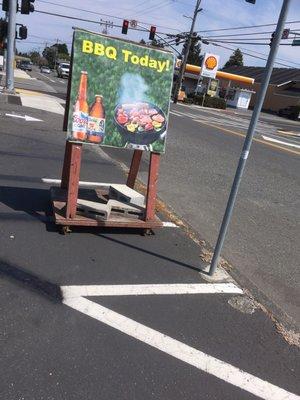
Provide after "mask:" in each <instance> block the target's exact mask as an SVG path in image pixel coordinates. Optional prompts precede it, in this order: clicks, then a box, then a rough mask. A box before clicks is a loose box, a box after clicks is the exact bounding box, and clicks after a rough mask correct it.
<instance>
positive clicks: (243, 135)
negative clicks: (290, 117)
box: [194, 120, 300, 156]
mask: <svg viewBox="0 0 300 400" xmlns="http://www.w3.org/2000/svg"><path fill="white" fill-rule="evenodd" d="M194 121H196V122H200V123H202V124H203V125H207V126H211V127H213V128H217V129H219V130H220V131H223V132H228V133H231V134H232V135H235V136H240V137H243V138H244V137H245V134H243V133H240V132H236V131H233V130H231V129H226V128H223V127H221V126H219V125H215V124H209V123H207V122H203V121H201V120H194ZM253 141H254V142H257V143H261V144H264V145H265V146H269V147H273V148H274V149H279V150H283V151H285V152H287V153H291V154H296V155H297V156H299V155H300V153H299V152H298V151H295V150H292V149H287V148H285V147H282V146H279V145H277V144H274V143H269V142H265V141H264V140H261V139H258V138H253Z"/></svg>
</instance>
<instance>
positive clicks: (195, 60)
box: [183, 38, 203, 66]
mask: <svg viewBox="0 0 300 400" xmlns="http://www.w3.org/2000/svg"><path fill="white" fill-rule="evenodd" d="M183 47H184V46H183ZM200 54H201V44H200V42H199V40H198V39H196V38H192V41H191V46H190V51H189V55H188V58H187V63H188V64H193V65H198V66H200V65H201V63H202V58H203V56H201V55H200Z"/></svg>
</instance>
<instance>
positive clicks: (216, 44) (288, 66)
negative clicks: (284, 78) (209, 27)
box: [211, 42, 294, 68]
mask: <svg viewBox="0 0 300 400" xmlns="http://www.w3.org/2000/svg"><path fill="white" fill-rule="evenodd" d="M211 44H212V45H213V46H217V47H222V48H223V49H227V50H231V51H232V50H236V49H237V48H234V47H228V46H223V45H221V44H219V43H213V42H212V43H211ZM241 53H242V54H244V55H247V56H249V57H253V58H256V59H259V60H263V61H267V58H263V57H258V56H254V55H253V54H249V53H246V52H245V51H241ZM275 64H278V65H282V66H284V67H287V68H294V67H291V66H290V65H287V64H283V63H281V62H278V61H275Z"/></svg>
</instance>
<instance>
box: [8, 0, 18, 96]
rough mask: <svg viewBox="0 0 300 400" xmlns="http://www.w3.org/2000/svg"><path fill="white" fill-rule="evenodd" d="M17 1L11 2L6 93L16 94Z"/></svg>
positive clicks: (10, 0)
mask: <svg viewBox="0 0 300 400" xmlns="http://www.w3.org/2000/svg"><path fill="white" fill-rule="evenodd" d="M16 15H17V3H16V0H9V11H8V33H7V62H6V91H7V92H9V93H14V90H15V85H14V59H15V36H16Z"/></svg>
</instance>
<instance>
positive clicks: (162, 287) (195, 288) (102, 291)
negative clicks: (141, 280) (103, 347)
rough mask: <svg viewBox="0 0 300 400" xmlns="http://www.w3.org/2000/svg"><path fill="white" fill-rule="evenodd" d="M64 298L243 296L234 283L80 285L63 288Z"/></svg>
mask: <svg viewBox="0 0 300 400" xmlns="http://www.w3.org/2000/svg"><path fill="white" fill-rule="evenodd" d="M61 290H62V294H63V297H64V298H69V297H78V296H86V297H89V296H145V295H170V294H173V295H174V294H208V293H232V294H233V293H234V294H243V291H242V289H240V288H239V287H237V286H236V285H234V284H233V283H231V282H230V283H171V284H154V285H149V284H145V285H80V286H61Z"/></svg>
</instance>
